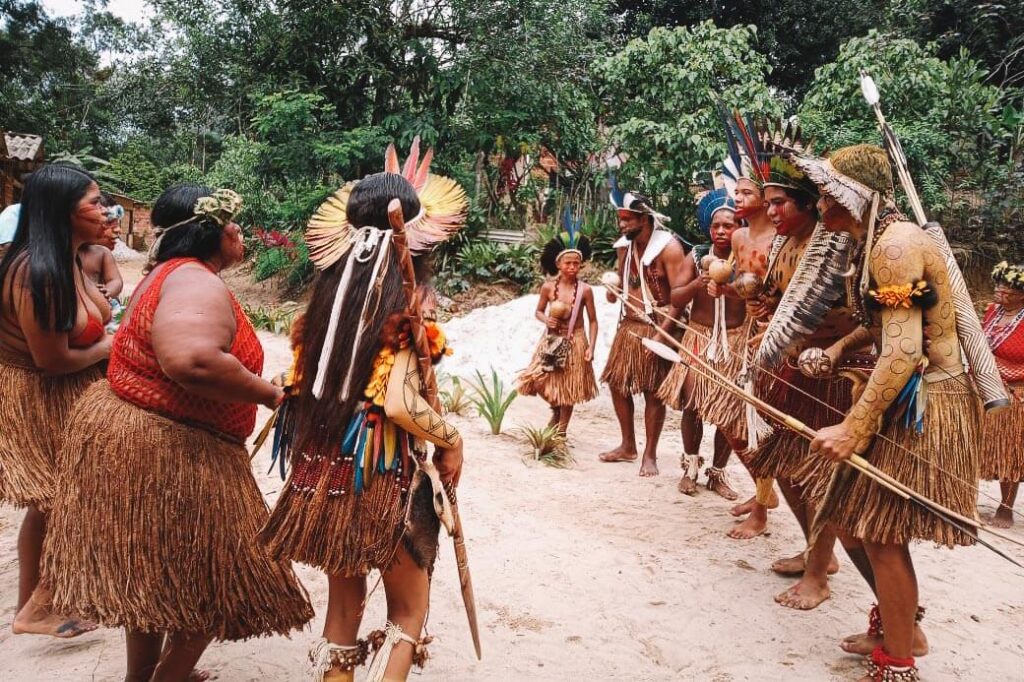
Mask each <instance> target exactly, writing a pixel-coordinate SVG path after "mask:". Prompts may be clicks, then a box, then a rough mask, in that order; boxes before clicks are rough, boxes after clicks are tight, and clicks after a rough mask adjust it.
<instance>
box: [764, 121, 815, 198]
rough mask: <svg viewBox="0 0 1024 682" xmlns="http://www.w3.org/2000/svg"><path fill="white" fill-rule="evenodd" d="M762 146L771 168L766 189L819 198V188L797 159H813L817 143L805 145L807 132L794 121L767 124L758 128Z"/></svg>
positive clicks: (811, 142) (769, 122)
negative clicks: (783, 190)
mask: <svg viewBox="0 0 1024 682" xmlns="http://www.w3.org/2000/svg"><path fill="white" fill-rule="evenodd" d="M758 134H759V137H760V138H761V147H762V149H763V150H764V155H765V161H766V163H767V167H768V177H767V178H766V179H765V181H764V182H763V183H762V186H764V187H773V186H774V187H784V188H786V189H791V190H795V191H797V192H803V193H804V194H807V195H808V196H812V197H816V196H818V187H817V185H815V184H814V181H813V180H811V179H810V178H809V177H807V174H806V173H805V172H804V171H803V170H801V169H800V168H799V167H798V166H797V165H796V163H795V162H794V159H795V158H796V157H797V156H800V155H806V156H810V155H811V154H812V149H813V147H814V142H813V141H810V142H806V143H805V142H804V140H803V130H802V129H801V128H800V126H799V125H797V124H794V123H793V122H792V121H785V122H784V121H774V122H772V121H767V120H766V121H765V122H764V123H763V124H762V125H761V126H760V128H759V129H758Z"/></svg>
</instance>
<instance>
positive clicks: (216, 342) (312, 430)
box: [0, 147, 472, 682]
mask: <svg viewBox="0 0 1024 682" xmlns="http://www.w3.org/2000/svg"><path fill="white" fill-rule="evenodd" d="M429 157H430V154H429V153H428V154H427V155H425V157H424V159H423V160H422V162H420V161H419V159H418V151H417V150H416V149H414V150H413V151H412V153H411V154H410V158H409V159H408V160H407V161H406V163H405V165H404V167H403V166H400V164H399V162H398V158H397V155H396V153H395V150H394V148H393V147H391V148H389V150H388V152H387V156H386V170H385V172H382V173H376V174H374V175H370V176H368V177H366V178H364V179H362V180H361V181H358V182H353V183H350V184H348V185H346V186H345V187H344V188H342V189H341V190H340V191H339V192H338V193H337V195H335V196H333V197H332V198H331V199H330V200H329V201H328V202H327V203H325V205H324V206H323V207H322V208H321V210H320V211H319V212H318V213H317V215H316V216H314V218H313V219H312V221H311V228H310V232H309V235H308V239H307V243H308V244H309V246H310V250H311V257H312V259H313V261H314V262H315V263H316V265H317V267H318V268H319V269H320V270H321V273H320V276H319V277H318V278H317V280H316V282H315V284H314V286H313V292H312V297H311V299H310V303H309V306H308V308H307V311H306V313H305V315H304V316H303V317H302V318H300V319H299V320H297V321H296V323H295V325H294V327H293V329H292V341H293V345H294V364H293V366H292V367H291V369H290V370H289V371H288V372H285V373H284V374H283V375H281V376H279V377H277V378H275V379H274V380H273V381H268V380H266V379H264V378H262V377H261V374H262V371H263V359H264V355H263V348H262V346H261V343H260V341H259V338H258V337H257V335H256V333H255V331H254V329H253V327H252V325H251V323H250V322H249V320H248V319H247V317H246V315H245V314H244V312H243V311H242V308H241V306H240V305H239V304H238V302H237V301H236V300H235V298H234V296H233V295H232V294H231V292H230V291H229V289H228V288H227V286H226V285H225V283H224V281H223V280H222V279H221V278H220V277H219V274H220V273H221V272H223V271H224V270H225V269H227V268H230V267H232V266H233V265H235V264H238V263H240V262H242V260H243V259H244V242H243V236H242V231H241V228H240V227H239V225H238V224H237V223H236V222H235V217H236V216H237V215H238V213H239V211H240V210H241V208H242V198H241V197H240V196H239V195H238V194H236V193H235V192H233V191H231V190H229V189H218V190H212V189H211V188H208V187H203V186H200V185H192V184H185V185H176V186H174V187H171V188H168V189H167V190H166V191H165V192H163V194H161V196H160V197H159V198H158V199H157V201H156V203H155V204H154V207H153V212H152V219H153V224H154V226H155V232H154V236H155V240H154V243H153V244H152V248H151V249H150V251H149V262H148V264H147V266H146V269H145V271H144V273H145V276H144V278H143V280H142V281H141V282H140V283H139V285H138V286H137V287H136V288H135V291H134V293H133V295H132V298H131V299H130V303H129V305H128V307H127V310H126V311H125V312H124V316H123V319H122V321H121V324H120V325H119V327H118V328H117V330H116V333H113V334H111V333H110V332H109V331H108V329H107V325H108V324H109V323H110V322H111V321H112V319H113V313H112V309H111V296H112V295H113V292H111V291H110V289H109V288H108V287H107V286H105V280H104V282H101V283H99V284H98V283H97V282H95V281H94V280H93V279H92V278H90V277H88V276H87V275H86V274H85V269H86V267H87V261H88V260H89V254H88V253H87V245H88V244H93V243H97V242H100V241H102V239H103V238H104V237H103V235H104V233H105V232H106V231H107V230H108V223H109V212H108V211H107V210H106V209H105V207H104V206H103V205H102V193H101V191H100V187H99V186H98V184H97V182H96V180H95V179H94V178H93V177H92V176H90V175H89V174H88V173H86V172H85V171H82V170H81V169H78V168H75V167H72V166H69V165H64V164H51V165H48V166H45V167H43V168H42V169H40V170H38V171H36V172H35V173H33V174H32V175H31V176H30V177H29V178H28V179H27V181H26V182H25V186H24V191H23V195H22V197H21V204H20V214H19V216H18V222H17V227H16V230H15V232H14V235H13V240H12V241H11V242H10V244H9V246H8V247H7V248H6V250H5V252H4V254H3V258H2V260H0V282H2V299H0V304H2V307H0V394H2V395H3V400H2V401H0V491H2V495H3V500H4V501H5V502H7V503H10V504H14V505H16V506H20V507H24V508H26V510H27V512H26V515H25V518H24V522H23V525H22V528H21V532H20V534H19V540H18V559H19V580H20V584H19V602H18V610H17V615H16V618H15V620H14V624H13V628H14V632H15V633H17V634H25V633H31V634H43V635H50V636H54V637H58V638H69V637H75V636H78V635H81V634H83V633H86V632H89V631H90V630H93V629H95V628H96V627H98V626H104V627H116V628H123V629H124V631H125V645H126V669H127V671H126V676H125V679H127V680H130V681H141V680H153V681H164V680H175V681H181V680H201V679H206V678H207V677H208V674H207V673H206V672H204V671H201V670H198V669H196V667H195V666H196V664H197V662H198V660H199V658H200V657H201V655H202V653H203V651H204V650H205V649H206V647H207V646H208V644H209V643H210V642H211V641H213V640H240V639H246V638H250V637H257V636H267V635H274V634H288V633H290V632H293V631H296V630H301V629H302V628H304V627H305V626H306V624H307V623H308V622H309V621H310V620H311V619H312V617H313V615H314V614H313V608H312V606H311V605H310V603H309V599H308V595H307V593H306V591H305V589H304V588H303V586H302V585H301V584H300V583H299V581H298V579H297V578H296V576H295V573H294V571H293V568H292V561H299V562H303V563H306V564H309V565H311V566H315V567H317V568H319V569H321V570H322V571H324V573H326V574H327V578H328V584H329V595H328V601H327V613H326V619H325V625H324V630H323V637H322V638H320V639H318V640H317V641H316V642H315V643H314V645H313V647H312V649H311V651H310V664H311V668H312V674H313V678H314V679H317V680H352V679H353V676H354V672H353V671H354V670H355V668H356V667H357V666H359V665H361V664H363V663H369V665H370V668H369V673H368V679H371V680H374V681H377V682H379V681H380V680H402V679H405V678H406V676H407V674H408V672H409V670H410V668H411V666H412V665H413V664H414V663H416V664H418V665H423V663H424V662H425V661H426V658H427V655H428V654H427V648H426V647H427V643H428V642H429V638H428V637H425V636H424V622H425V619H426V613H427V604H428V592H429V586H430V576H431V572H432V568H433V564H434V560H435V558H436V556H437V551H438V536H439V529H440V527H441V526H442V525H444V526H445V527H446V528H447V529H448V530H449V532H450V533H452V534H453V535H454V537H456V538H457V539H458V538H459V537H460V535H459V534H460V532H461V531H460V527H459V522H458V514H457V506H456V503H455V485H456V484H457V483H458V479H459V474H460V472H461V467H462V441H461V438H460V436H459V433H458V431H457V429H455V428H454V427H453V426H452V425H451V424H450V423H449V422H448V421H447V420H446V418H445V417H443V416H442V415H441V414H440V408H439V405H438V403H437V399H436V396H437V387H436V380H434V378H433V371H432V369H431V368H432V364H433V363H434V362H437V361H439V360H440V359H441V358H442V357H444V356H445V355H446V354H447V353H448V352H449V349H448V347H447V343H446V340H445V336H444V333H443V331H442V330H441V329H440V327H438V326H437V324H436V322H435V321H434V315H433V311H434V301H435V297H434V295H433V293H432V289H431V283H430V268H429V254H430V252H431V251H432V250H433V248H434V247H436V246H437V244H439V243H441V242H443V241H444V240H445V239H447V238H448V237H450V236H451V235H452V234H454V233H455V232H457V231H458V230H459V229H460V227H461V226H462V224H463V222H464V219H465V215H466V209H467V201H466V197H465V194H464V192H463V190H462V189H461V188H460V187H459V186H458V185H457V184H455V183H454V182H452V181H451V180H448V179H446V178H443V177H440V176H437V175H434V174H432V173H430V170H429V164H430V159H429ZM100 255H101V256H102V254H100ZM101 260H102V258H101ZM101 287H102V288H101ZM258 405H264V406H266V407H269V408H271V409H272V410H274V424H273V432H274V438H273V443H274V445H273V452H274V456H275V457H279V458H281V461H282V471H284V465H283V462H284V460H285V459H287V460H288V462H289V463H290V473H289V474H288V477H287V481H286V482H285V484H284V488H283V490H282V492H281V494H280V496H279V499H278V500H277V504H276V505H275V506H274V508H273V510H272V511H270V512H269V513H268V510H267V507H266V504H265V503H264V500H263V496H262V493H261V492H260V490H259V487H258V486H257V483H256V480H255V479H254V477H253V474H252V470H251V468H250V454H249V452H248V451H247V449H246V447H245V443H246V440H247V439H248V438H249V436H250V435H251V434H252V433H253V431H254V429H255V426H256V410H257V406H258ZM270 428H271V426H270V425H268V430H269V429H270ZM428 443H430V444H433V445H434V450H433V453H432V455H431V454H430V453H429V452H428V447H427V444H428ZM463 551H464V550H463ZM457 552H458V548H457ZM372 570H379V571H380V572H381V579H382V583H383V587H384V591H385V593H386V596H387V622H386V623H382V624H380V625H379V627H377V628H375V629H373V631H372V632H370V633H369V634H368V635H366V636H365V637H364V638H359V630H360V625H361V621H362V614H363V611H364V603H365V599H366V597H367V591H368V589H367V576H368V574H369V573H370V571H372ZM465 575H466V579H467V583H468V569H467V571H466V572H465ZM467 594H468V598H469V599H470V602H469V603H470V605H472V600H471V596H472V594H471V587H470V588H469V590H468V592H467Z"/></svg>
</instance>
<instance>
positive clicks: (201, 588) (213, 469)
mask: <svg viewBox="0 0 1024 682" xmlns="http://www.w3.org/2000/svg"><path fill="white" fill-rule="evenodd" d="M59 486H60V490H61V494H60V495H59V496H58V498H57V501H56V503H55V505H54V509H53V513H52V515H51V519H50V521H49V530H48V533H47V536H46V543H45V547H44V554H43V578H44V580H45V581H47V582H48V583H49V584H50V586H51V587H52V588H53V590H54V595H53V603H54V608H55V609H56V611H57V612H58V613H77V614H79V615H80V616H82V617H84V618H87V619H90V620H94V621H96V622H98V623H101V624H102V625H105V626H107V627H125V628H129V629H133V630H140V631H144V632H189V633H204V634H208V635H210V636H212V637H213V638H215V639H218V640H239V639H246V638H249V637H257V636H261V635H272V634H287V633H288V632H290V631H292V630H296V629H299V628H302V626H303V625H304V624H305V623H306V622H308V621H309V620H310V619H311V618H312V617H313V610H312V608H311V607H310V605H309V602H308V600H307V597H306V592H305V590H304V589H303V588H302V586H301V585H300V584H299V582H298V580H297V579H296V577H295V574H294V573H293V571H292V568H291V566H290V565H289V564H288V563H287V562H275V561H272V560H271V559H270V557H269V556H268V555H267V554H266V552H265V551H264V550H263V548H262V547H261V546H260V545H259V544H258V543H257V542H256V534H257V532H258V531H259V528H260V526H261V525H262V524H263V523H264V521H265V520H266V518H267V508H266V504H265V502H264V501H263V496H262V494H261V493H260V490H259V488H258V487H257V486H256V481H255V480H254V479H253V475H252V471H251V470H250V468H249V456H248V453H247V452H246V450H245V448H244V447H243V446H242V445H241V444H239V443H234V442H231V441H228V440H225V439H223V438H221V437H218V436H216V435H214V434H213V433H211V432H208V431H205V430H202V429H199V428H195V427H192V426H188V425H186V424H182V423H180V422H176V421H172V420H170V419H167V418H165V417H162V416H160V415H158V414H156V413H154V412H150V411H148V410H144V409H142V408H139V407H137V406H135V405H132V404H131V403H128V402H125V401H123V400H121V399H120V398H118V397H117V396H116V395H115V394H114V393H113V391H112V390H111V389H110V387H109V385H108V384H107V382H106V381H102V382H99V383H96V384H95V385H93V386H92V387H90V388H89V390H87V391H86V392H85V394H84V395H83V396H82V398H81V400H80V401H79V402H78V404H77V406H76V408H75V410H74V412H73V414H72V418H71V420H70V422H69V427H68V432H67V435H66V437H65V439H64V448H63V451H62V453H61V463H60V468H59Z"/></svg>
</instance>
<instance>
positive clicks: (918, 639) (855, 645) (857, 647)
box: [839, 625, 928, 658]
mask: <svg viewBox="0 0 1024 682" xmlns="http://www.w3.org/2000/svg"><path fill="white" fill-rule="evenodd" d="M881 644H882V638H881V637H872V636H871V635H869V634H867V633H864V632H861V633H858V634H856V635H850V636H849V637H846V638H844V639H843V641H841V642H840V643H839V648H840V649H842V650H843V651H845V652H846V653H848V654H853V655H855V656H869V655H871V652H872V651H874V650H875V647H877V646H881ZM910 655H911V656H914V657H915V658H916V657H920V656H927V655H928V638H927V637H925V635H924V630H922V629H921V626H920V625H915V626H914V642H913V644H912V645H911V649H910Z"/></svg>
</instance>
